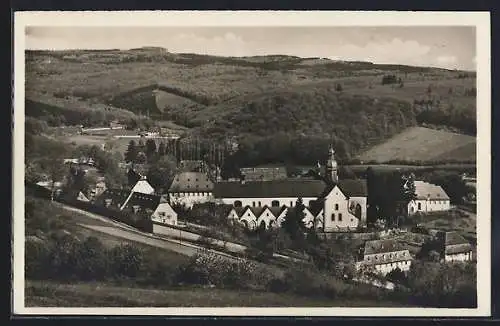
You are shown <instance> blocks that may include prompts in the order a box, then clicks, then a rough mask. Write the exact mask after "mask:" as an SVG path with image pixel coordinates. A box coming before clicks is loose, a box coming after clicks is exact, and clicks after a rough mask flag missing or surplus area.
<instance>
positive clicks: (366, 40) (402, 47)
mask: <svg viewBox="0 0 500 326" xmlns="http://www.w3.org/2000/svg"><path fill="white" fill-rule="evenodd" d="M25 35H26V48H27V49H37V50H42V49H43V50H63V49H130V48H138V47H143V46H157V47H164V48H166V49H167V50H168V51H170V52H174V53H199V54H211V55H221V56H254V55H269V54H285V55H295V56H299V57H321V58H329V59H334V60H346V61H370V62H373V63H392V64H404V65H414V66H432V67H441V68H447V69H463V70H476V63H475V58H476V31H475V27H470V26H435V27H434V26H414V27H409V26H393V27H392V26H384V27H353V26H344V27H46V26H43V27H32V26H30V27H27V28H26V33H25Z"/></svg>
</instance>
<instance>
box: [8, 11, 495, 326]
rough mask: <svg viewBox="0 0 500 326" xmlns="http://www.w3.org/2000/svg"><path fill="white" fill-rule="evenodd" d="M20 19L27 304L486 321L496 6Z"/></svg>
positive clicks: (17, 166) (19, 216) (19, 185)
mask: <svg viewBox="0 0 500 326" xmlns="http://www.w3.org/2000/svg"><path fill="white" fill-rule="evenodd" d="M14 28H15V31H14V34H15V35H14V37H15V39H14V47H15V51H14V52H15V59H14V62H15V75H14V81H15V85H14V108H13V116H14V158H13V159H14V164H13V167H14V171H13V175H14V179H13V180H14V189H13V193H14V197H15V198H14V205H13V207H14V209H13V220H12V221H13V223H12V225H13V230H12V232H13V239H14V241H13V283H12V284H13V285H12V286H13V293H14V295H13V297H14V303H13V306H14V313H16V314H28V315H44V314H51V315H58V314H64V315H72V314H78V315H85V314H91V315H162V316H168V315H245V316H259V315H266V316H280V315H281V316H290V315H294V316H357V317H361V316H433V317H447V316H489V314H490V290H491V285H490V284H491V283H490V282H491V275H490V272H491V266H490V260H491V259H490V252H491V250H490V246H491V244H490V227H491V226H490V225H491V211H490V207H491V206H490V202H491V200H490V199H491V190H490V185H491V180H490V163H491V156H490V141H491V139H490V130H491V126H490V113H491V103H490V96H491V81H490V16H489V14H488V13H486V12H390V11H387V12H384V11H380V12H354V11H353V12H348V11H346V12H335V11H331V12H329V11H323V12H319V11H318V12H315V11H307V12H306V11H304V12H300V11H296V12H294V11H288V12H280V11H274V12H273V11H245V12H243V11H241V12H238V11H235V12H231V11H207V12H202V11H192V12H190V11H183V12H176V11H170V12H168V11H163V12H162V11H144V12H141V11H138V12H112V11H110V12H90V11H89V12H64V11H59V12H55V11H54V12H17V13H16V14H15V17H14ZM381 308H382V309H381Z"/></svg>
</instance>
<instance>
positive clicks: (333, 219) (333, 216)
mask: <svg viewBox="0 0 500 326" xmlns="http://www.w3.org/2000/svg"><path fill="white" fill-rule="evenodd" d="M332 221H335V213H332Z"/></svg>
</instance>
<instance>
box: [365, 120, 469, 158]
mask: <svg viewBox="0 0 500 326" xmlns="http://www.w3.org/2000/svg"><path fill="white" fill-rule="evenodd" d="M359 159H360V160H362V161H375V162H380V163H384V162H387V161H391V160H404V161H439V160H445V159H446V160H457V161H460V160H464V161H466V160H469V161H473V160H475V159H476V138H475V137H472V136H467V135H462V134H457V133H452V132H448V131H443V130H435V129H430V128H423V127H413V128H408V129H406V130H405V131H403V132H401V133H399V134H397V135H395V136H394V137H392V138H390V139H388V140H387V141H386V142H384V143H382V144H380V145H376V146H374V147H372V148H370V149H369V150H368V151H366V152H364V153H361V154H360V155H359Z"/></svg>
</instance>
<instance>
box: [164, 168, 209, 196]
mask: <svg viewBox="0 0 500 326" xmlns="http://www.w3.org/2000/svg"><path fill="white" fill-rule="evenodd" d="M213 189H214V183H213V182H212V181H211V180H210V178H209V177H208V176H207V175H206V174H204V173H201V172H181V173H178V174H176V175H175V177H174V180H173V182H172V184H171V185H170V188H169V190H168V191H169V192H207V191H212V190H213Z"/></svg>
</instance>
